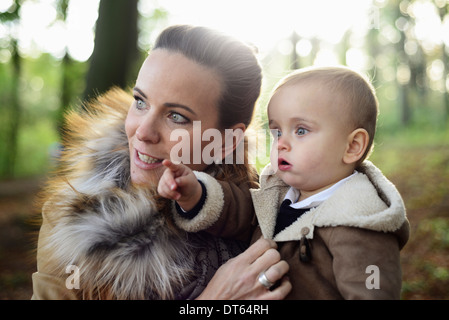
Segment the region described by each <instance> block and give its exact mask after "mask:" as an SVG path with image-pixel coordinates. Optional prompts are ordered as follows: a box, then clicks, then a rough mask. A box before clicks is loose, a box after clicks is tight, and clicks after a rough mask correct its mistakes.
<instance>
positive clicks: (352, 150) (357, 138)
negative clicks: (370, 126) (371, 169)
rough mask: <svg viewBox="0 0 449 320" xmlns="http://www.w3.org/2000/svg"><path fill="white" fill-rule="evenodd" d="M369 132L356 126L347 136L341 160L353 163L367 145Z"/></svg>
mask: <svg viewBox="0 0 449 320" xmlns="http://www.w3.org/2000/svg"><path fill="white" fill-rule="evenodd" d="M368 142H369V133H368V131H366V130H365V129H362V128H358V129H355V130H354V131H352V132H351V133H350V134H349V136H348V145H347V147H346V150H345V153H344V155H343V162H344V163H346V164H353V163H356V162H357V161H359V160H360V159H361V158H362V157H363V155H364V154H365V151H366V148H367V147H368Z"/></svg>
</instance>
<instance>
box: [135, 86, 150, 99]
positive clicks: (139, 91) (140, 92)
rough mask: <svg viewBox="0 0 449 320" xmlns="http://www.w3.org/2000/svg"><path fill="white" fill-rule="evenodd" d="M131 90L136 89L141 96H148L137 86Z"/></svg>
mask: <svg viewBox="0 0 449 320" xmlns="http://www.w3.org/2000/svg"><path fill="white" fill-rule="evenodd" d="M133 90H134V91H137V92H138V93H139V94H140V95H141V96H142V97H144V98H145V99H148V98H147V95H146V94H145V93H143V91H142V90H140V89H139V88H137V87H134V88H133Z"/></svg>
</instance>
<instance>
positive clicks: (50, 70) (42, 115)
mask: <svg viewBox="0 0 449 320" xmlns="http://www.w3.org/2000/svg"><path fill="white" fill-rule="evenodd" d="M76 1H79V0H76ZM0 2H1V3H0V299H28V298H29V297H30V296H31V292H32V291H31V273H32V272H34V271H35V256H34V252H33V249H34V248H35V238H34V236H33V233H35V232H36V231H38V230H39V226H37V225H35V224H33V223H32V222H31V221H33V219H34V218H35V217H36V216H38V215H39V208H35V207H34V206H33V201H34V198H35V195H36V193H37V192H38V191H39V188H40V187H41V186H42V183H43V181H44V180H45V176H46V174H47V173H48V172H49V171H50V170H51V168H52V158H53V157H57V154H58V142H59V141H60V138H61V133H62V131H61V128H62V127H63V115H64V112H66V111H67V109H68V108H81V105H82V104H81V102H82V101H83V100H85V99H89V98H91V97H94V96H95V95H96V94H98V93H101V92H104V91H105V90H107V89H108V88H109V87H111V86H112V85H116V86H120V87H123V88H128V87H129V86H132V85H133V81H134V80H135V78H136V75H137V71H138V69H139V67H140V65H141V63H142V61H143V59H145V57H146V54H147V53H146V52H147V51H148V50H149V49H150V47H151V41H152V39H154V37H155V36H156V35H157V34H158V33H159V32H160V31H161V30H162V29H163V28H164V27H166V26H167V25H168V24H169V23H170V15H171V13H170V11H169V10H167V9H166V8H164V7H162V3H163V1H161V2H160V3H159V2H157V1H145V0H126V1H124V0H101V1H99V2H98V1H97V2H98V7H95V6H93V9H90V11H89V12H86V13H85V16H86V19H91V20H92V19H93V21H94V22H95V21H96V23H95V28H94V30H93V31H92V37H93V39H94V42H92V43H93V48H92V49H93V50H91V52H92V54H91V55H90V52H89V56H90V57H89V56H88V57H85V58H79V57H78V58H77V57H76V55H75V54H74V53H71V52H70V50H69V49H68V48H67V47H64V46H63V47H62V49H60V50H59V51H58V52H57V53H55V52H46V51H45V50H42V49H41V48H39V47H38V46H35V48H34V49H33V50H29V49H28V50H24V49H23V48H22V47H21V39H20V36H19V34H20V33H19V31H18V30H19V25H20V24H21V23H22V22H24V20H26V19H30V18H33V17H34V19H39V16H38V15H37V12H36V15H35V16H33V12H32V9H30V8H33V7H32V6H33V5H38V4H39V3H46V4H47V6H48V7H49V13H50V15H51V16H52V19H51V23H50V25H49V27H51V26H58V27H59V28H60V29H61V28H62V29H63V28H64V26H66V25H67V24H68V21H67V17H68V8H69V5H70V2H71V1H70V0H40V1H39V0H1V1H0ZM94 2H95V1H94ZM25 9H26V10H25ZM288 9H289V8H288V7H286V8H285V10H288ZM236 10H238V8H236ZM304 10H305V11H307V5H304ZM323 10H325V8H323ZM342 10H349V11H350V10H351V8H342ZM30 11H31V13H30ZM198 14H200V13H198ZM201 14H207V12H204V13H201ZM247 14H248V15H251V12H247ZM306 14H307V13H306ZM336 14H338V13H336ZM318 18H319V17H318ZM231 20H232V19H231ZM366 20H367V24H366V28H365V30H362V32H361V30H354V29H348V30H346V31H345V33H344V35H343V36H342V37H340V38H339V40H338V41H337V42H334V43H330V42H326V41H325V40H323V39H321V38H319V37H308V36H304V34H303V33H301V32H300V31H299V30H291V32H290V33H289V35H288V36H286V37H284V38H283V39H280V40H279V41H278V42H276V43H273V44H272V47H271V49H270V50H264V52H261V57H260V59H261V63H262V65H263V68H264V88H263V93H262V96H261V99H260V102H259V109H258V113H257V116H258V117H260V119H261V120H262V121H263V120H264V119H265V111H264V110H265V109H264V107H265V105H266V102H267V99H268V96H269V93H270V90H271V88H272V87H273V85H274V84H275V83H276V82H277V81H278V80H279V79H280V78H281V77H282V76H283V75H285V74H286V73H287V72H289V71H291V70H292V69H297V68H301V67H306V66H310V65H313V64H320V63H329V62H328V61H332V63H335V64H342V65H349V66H352V67H356V68H357V69H359V70H361V71H363V72H365V73H366V74H368V75H369V77H370V78H371V79H372V80H373V83H374V86H375V87H376V88H377V93H378V97H379V101H380V111H381V113H380V118H379V126H378V135H377V137H376V146H375V149H374V153H373V155H372V156H371V160H372V161H373V162H374V163H375V164H376V165H377V166H378V167H379V168H380V169H381V170H382V171H383V172H384V173H385V174H386V175H387V176H388V177H389V178H390V180H392V181H393V183H395V184H396V186H397V187H398V189H399V191H400V192H401V194H402V195H403V198H404V201H405V203H406V207H407V213H408V216H409V220H410V222H411V226H412V230H411V231H412V233H411V239H410V242H409V243H408V244H407V246H406V247H405V249H404V250H403V251H402V263H403V280H404V282H403V292H402V298H403V299H407V300H408V299H449V183H448V182H449V1H448V0H383V1H375V0H373V1H372V4H371V7H370V9H369V12H367V13H366ZM229 23H232V21H229ZM267 23H270V22H267ZM322 23H324V24H326V21H323V22H322ZM248 28H251V25H250V24H248ZM328 28H329V30H331V29H332V28H333V26H332V25H329V26H328ZM67 36H69V35H67ZM326 55H327V56H329V55H331V56H332V59H331V60H326V61H325V62H323V57H326Z"/></svg>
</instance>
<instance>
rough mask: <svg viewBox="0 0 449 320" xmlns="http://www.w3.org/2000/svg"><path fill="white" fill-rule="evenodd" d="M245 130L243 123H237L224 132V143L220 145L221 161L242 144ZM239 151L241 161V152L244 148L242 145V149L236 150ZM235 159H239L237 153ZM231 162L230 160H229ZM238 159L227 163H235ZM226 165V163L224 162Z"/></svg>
mask: <svg viewBox="0 0 449 320" xmlns="http://www.w3.org/2000/svg"><path fill="white" fill-rule="evenodd" d="M245 130H246V126H245V124H243V123H237V124H235V125H234V126H232V127H231V128H229V129H226V130H225V134H224V137H225V138H224V141H223V145H222V159H225V158H226V157H229V156H232V155H233V152H234V150H235V149H236V148H237V147H238V146H239V145H240V143H243V141H244V138H245ZM239 150H241V152H242V155H241V157H242V159H243V152H244V148H243V145H242V148H241V149H240V147H239V148H238V151H239ZM236 156H237V158H238V157H239V154H238V153H237V155H236ZM229 160H231V159H229ZM237 160H238V159H232V160H231V162H229V163H236V161H237ZM226 163H228V162H226Z"/></svg>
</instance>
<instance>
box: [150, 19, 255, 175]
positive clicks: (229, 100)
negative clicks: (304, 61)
mask: <svg viewBox="0 0 449 320" xmlns="http://www.w3.org/2000/svg"><path fill="white" fill-rule="evenodd" d="M155 49H166V50H169V51H172V52H177V53H181V54H183V55H184V56H185V57H187V58H189V59H191V60H192V61H195V62H196V63H198V64H199V65H202V66H205V67H207V68H210V69H211V70H213V71H214V72H215V73H216V74H217V75H218V76H219V79H220V81H221V97H220V98H219V100H218V106H217V107H218V126H219V127H220V128H217V129H221V130H223V129H228V128H231V127H232V126H234V125H235V124H238V123H243V124H245V126H246V127H248V126H249V124H250V122H251V120H252V117H253V113H254V108H255V104H256V101H257V99H258V98H259V95H260V89H261V83H262V68H261V67H260V65H259V62H258V60H257V58H256V55H255V50H254V48H252V47H251V46H249V45H246V44H244V43H243V42H241V41H239V40H236V39H234V38H232V37H230V36H227V35H225V34H222V33H219V32H217V31H215V30H212V29H209V28H205V27H198V26H189V25H175V26H171V27H168V28H167V29H165V30H163V31H162V33H161V34H160V35H159V37H158V38H157V39H156V42H155V44H154V46H153V49H152V50H155ZM246 146H247V139H246V137H245V159H244V160H245V162H244V165H237V164H233V165H227V164H223V165H220V166H219V167H220V171H222V172H226V174H225V176H228V174H227V173H228V171H229V174H231V172H233V173H232V175H233V176H235V177H240V178H242V177H245V179H244V180H247V179H248V178H250V179H249V180H253V178H254V177H253V173H254V172H255V171H254V169H253V168H251V167H250V166H249V164H248V156H247V147H246ZM236 149H237V148H236ZM235 152H236V151H235V150H234V159H236V158H237V156H236V154H235ZM234 162H235V160H234ZM253 171H254V172H253ZM217 178H218V177H217Z"/></svg>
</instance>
